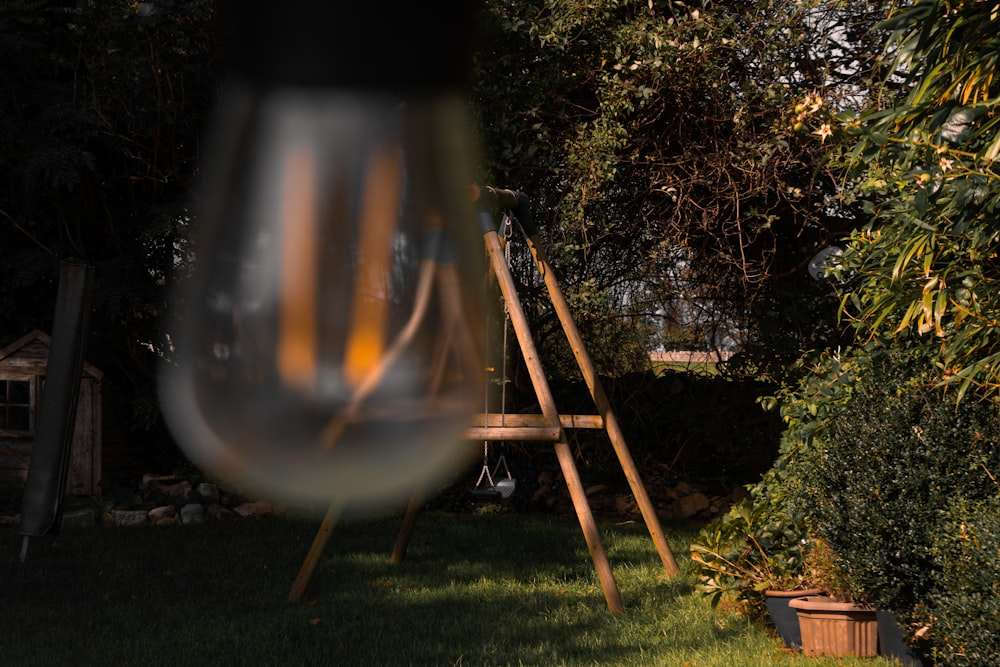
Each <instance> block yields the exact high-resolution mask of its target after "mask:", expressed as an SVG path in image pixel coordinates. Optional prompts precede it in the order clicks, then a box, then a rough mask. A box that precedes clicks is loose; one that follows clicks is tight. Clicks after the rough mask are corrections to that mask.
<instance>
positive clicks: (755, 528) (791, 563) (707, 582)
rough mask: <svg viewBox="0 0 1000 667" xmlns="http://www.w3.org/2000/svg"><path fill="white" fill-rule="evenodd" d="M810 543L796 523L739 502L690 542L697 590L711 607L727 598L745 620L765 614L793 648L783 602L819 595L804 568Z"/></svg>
mask: <svg viewBox="0 0 1000 667" xmlns="http://www.w3.org/2000/svg"><path fill="white" fill-rule="evenodd" d="M810 545H811V541H810V539H809V538H808V536H807V535H806V534H805V532H804V529H803V527H802V525H801V523H799V522H796V521H792V520H784V519H780V518H779V519H775V518H774V508H773V507H770V506H768V504H767V503H765V502H758V503H752V502H750V501H743V502H741V503H738V504H736V505H734V506H733V507H732V508H731V509H730V511H729V512H728V513H727V514H725V515H723V516H722V517H720V518H719V519H716V520H715V521H713V522H711V523H709V524H708V525H707V526H705V527H704V528H703V529H702V530H701V532H700V533H699V535H698V537H697V538H696V539H695V540H694V541H693V542H692V543H691V547H690V552H691V560H692V562H693V563H694V567H695V571H696V574H697V575H698V578H699V584H698V589H699V590H701V591H702V592H704V593H706V594H708V595H711V596H712V604H713V606H715V605H717V604H718V603H719V602H720V601H721V600H723V599H727V600H730V601H732V602H734V603H735V604H738V605H740V606H742V607H743V611H745V612H747V613H748V615H750V616H758V617H763V616H764V615H765V612H766V615H767V617H768V618H769V619H770V621H771V623H772V624H773V625H774V627H775V629H776V630H777V631H778V634H779V635H780V636H781V639H782V640H783V641H784V642H785V645H786V646H787V647H788V648H792V649H797V648H799V647H800V645H801V642H802V640H801V637H800V634H799V624H798V618H797V615H796V613H795V611H794V610H793V609H791V608H790V607H789V606H788V605H789V602H790V601H791V600H793V599H795V598H797V597H802V596H807V595H816V594H819V593H820V592H821V590H820V589H818V588H815V587H813V586H811V585H810V580H809V577H808V575H807V570H806V567H805V558H804V557H805V554H807V553H808V550H809V548H810Z"/></svg>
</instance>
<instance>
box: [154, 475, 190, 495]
mask: <svg viewBox="0 0 1000 667" xmlns="http://www.w3.org/2000/svg"><path fill="white" fill-rule="evenodd" d="M160 491H162V492H163V493H165V494H167V495H168V496H170V497H171V498H185V499H186V498H187V497H188V493H190V492H191V482H189V481H187V480H184V481H183V482H177V483H176V484H170V485H162V486H160Z"/></svg>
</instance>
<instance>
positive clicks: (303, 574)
mask: <svg viewBox="0 0 1000 667" xmlns="http://www.w3.org/2000/svg"><path fill="white" fill-rule="evenodd" d="M342 511H343V506H342V505H341V504H340V503H339V502H333V503H331V504H330V508H329V509H328V510H327V511H326V516H325V517H323V523H321V524H320V527H319V531H317V532H316V537H315V538H313V543H312V546H311V547H310V548H309V553H308V554H306V559H305V561H303V562H302V567H301V568H300V569H299V574H298V576H297V577H295V582H294V583H292V590H291V591H290V592H289V593H288V599H289V600H290V601H292V602H297V601H298V600H299V599H301V598H302V594H303V593H304V592H305V590H306V587H307V586H308V585H309V580H310V579H312V574H313V570H315V569H316V564H317V563H318V562H319V557H320V556H322V555H323V550H324V549H325V548H326V543H327V542H329V541H330V534H331V533H332V532H333V528H334V526H336V525H337V521H339V520H340V514H341V512H342Z"/></svg>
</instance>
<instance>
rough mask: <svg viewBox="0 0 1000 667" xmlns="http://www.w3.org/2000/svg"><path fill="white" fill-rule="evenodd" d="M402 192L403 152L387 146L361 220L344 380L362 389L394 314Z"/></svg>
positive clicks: (372, 167)
mask: <svg viewBox="0 0 1000 667" xmlns="http://www.w3.org/2000/svg"><path fill="white" fill-rule="evenodd" d="M401 190H402V177H401V164H400V159H399V149H398V148H396V147H394V146H387V147H384V148H382V149H380V150H379V151H377V152H376V153H375V155H374V156H373V157H372V160H371V163H370V164H369V165H368V170H367V174H366V177H365V190H364V195H363V198H362V201H361V214H360V217H359V229H358V234H359V235H360V238H359V241H358V244H359V245H358V266H357V275H356V282H355V284H354V298H353V305H352V313H351V319H350V325H349V326H350V329H349V330H348V335H347V348H346V350H345V359H344V376H345V378H346V379H347V382H348V383H349V384H350V385H351V386H353V387H357V386H358V385H359V384H360V383H362V382H363V381H364V379H365V378H366V377H367V376H368V375H369V374H370V373H371V371H372V370H373V369H374V368H375V367H376V366H377V365H378V363H379V359H380V358H381V357H382V353H383V350H384V348H385V336H386V325H387V321H388V313H389V296H390V295H389V280H390V276H391V270H392V250H393V248H392V240H393V235H394V234H395V232H396V222H397V217H398V215H399V204H400V192H401Z"/></svg>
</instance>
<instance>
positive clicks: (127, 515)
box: [111, 510, 149, 526]
mask: <svg viewBox="0 0 1000 667" xmlns="http://www.w3.org/2000/svg"><path fill="white" fill-rule="evenodd" d="M111 521H112V523H114V525H116V526H143V525H145V524H147V523H148V522H149V518H148V517H147V516H146V512H145V511H144V510H111Z"/></svg>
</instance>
